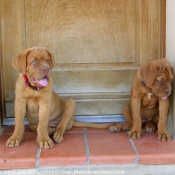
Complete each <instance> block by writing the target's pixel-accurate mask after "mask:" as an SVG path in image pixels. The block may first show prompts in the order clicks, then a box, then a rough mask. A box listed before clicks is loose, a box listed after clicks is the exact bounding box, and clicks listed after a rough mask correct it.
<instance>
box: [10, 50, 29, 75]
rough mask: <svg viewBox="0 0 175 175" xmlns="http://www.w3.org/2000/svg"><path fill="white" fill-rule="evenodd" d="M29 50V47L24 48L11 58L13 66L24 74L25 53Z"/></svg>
mask: <svg viewBox="0 0 175 175" xmlns="http://www.w3.org/2000/svg"><path fill="white" fill-rule="evenodd" d="M29 52H30V49H26V50H24V51H23V52H22V53H21V54H19V55H18V56H17V57H15V58H14V59H13V60H12V65H13V67H14V68H15V69H16V70H17V71H18V72H20V73H22V74H26V67H27V55H28V54H29Z"/></svg>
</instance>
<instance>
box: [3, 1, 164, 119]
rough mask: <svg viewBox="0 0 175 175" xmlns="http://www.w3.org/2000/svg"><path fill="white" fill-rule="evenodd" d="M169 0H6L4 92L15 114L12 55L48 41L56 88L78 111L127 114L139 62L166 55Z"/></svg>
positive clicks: (93, 114)
mask: <svg viewBox="0 0 175 175" xmlns="http://www.w3.org/2000/svg"><path fill="white" fill-rule="evenodd" d="M163 3H164V0H45V1H43V0H21V1H20V0H1V2H0V6H1V33H2V59H3V71H4V74H3V78H4V87H5V88H4V93H5V98H6V100H7V102H6V108H7V110H6V111H7V114H6V116H7V117H13V107H12V106H13V99H14V96H13V94H14V93H13V92H14V84H15V80H16V77H17V73H16V72H15V70H14V69H13V68H12V66H11V60H12V59H13V58H14V57H15V56H16V55H17V54H19V53H20V52H21V51H22V50H23V49H25V48H29V47H33V46H44V47H46V48H48V49H49V50H50V51H51V52H52V53H53V55H54V57H55V60H56V66H55V67H54V69H53V71H52V76H53V80H54V86H53V88H54V91H56V92H57V93H58V94H59V95H60V96H63V97H65V98H68V97H72V98H74V99H75V100H76V102H77V112H76V115H77V116H85V117H87V116H108V117H110V116H111V115H120V114H122V107H123V105H124V104H126V103H127V102H128V100H129V94H130V88H131V81H132V77H133V75H134V73H135V71H136V70H137V68H138V67H139V65H140V64H141V63H143V62H145V61H147V60H150V59H159V58H162V57H163V40H162V38H163V36H164V31H163V29H164V28H163V27H162V26H163V25H162V14H163V12H164V11H163V10H164V8H163V7H164V6H163Z"/></svg>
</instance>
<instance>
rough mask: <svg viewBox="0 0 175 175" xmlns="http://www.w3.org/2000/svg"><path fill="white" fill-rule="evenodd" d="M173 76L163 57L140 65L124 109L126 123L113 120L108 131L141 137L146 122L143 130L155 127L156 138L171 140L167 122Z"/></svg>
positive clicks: (150, 130) (149, 130)
mask: <svg viewBox="0 0 175 175" xmlns="http://www.w3.org/2000/svg"><path fill="white" fill-rule="evenodd" d="M172 79H173V68H172V66H171V64H170V62H169V61H168V59H166V58H163V59H160V60H154V61H149V62H147V63H145V64H143V65H142V66H140V68H139V69H138V71H137V72H136V74H135V76H134V78H133V82H132V87H131V96H130V104H127V105H126V106H124V108H123V115H124V117H125V119H126V123H123V124H122V123H116V124H115V125H112V126H111V127H110V128H109V130H110V131H112V132H114V131H120V130H130V131H129V133H128V135H129V137H131V138H133V139H137V138H140V136H141V125H142V122H147V125H146V132H149V133H151V132H154V131H155V130H156V128H157V127H158V140H161V141H168V140H170V139H171V135H170V134H169V132H168V131H167V129H166V121H167V115H168V108H169V99H168V96H169V95H170V93H171V81H172Z"/></svg>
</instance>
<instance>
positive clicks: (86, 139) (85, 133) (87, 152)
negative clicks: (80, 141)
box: [84, 128, 90, 166]
mask: <svg viewBox="0 0 175 175" xmlns="http://www.w3.org/2000/svg"><path fill="white" fill-rule="evenodd" d="M84 141H85V148H86V157H87V159H86V165H87V166H89V165H90V152H89V146H88V138H87V130H86V128H84Z"/></svg>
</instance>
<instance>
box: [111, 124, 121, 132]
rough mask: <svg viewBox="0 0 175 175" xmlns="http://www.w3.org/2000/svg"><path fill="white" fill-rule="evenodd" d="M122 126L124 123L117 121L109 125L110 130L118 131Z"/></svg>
mask: <svg viewBox="0 0 175 175" xmlns="http://www.w3.org/2000/svg"><path fill="white" fill-rule="evenodd" d="M121 128H122V124H121V123H116V124H115V125H112V126H110V127H109V131H111V132H118V131H120V130H121Z"/></svg>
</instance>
